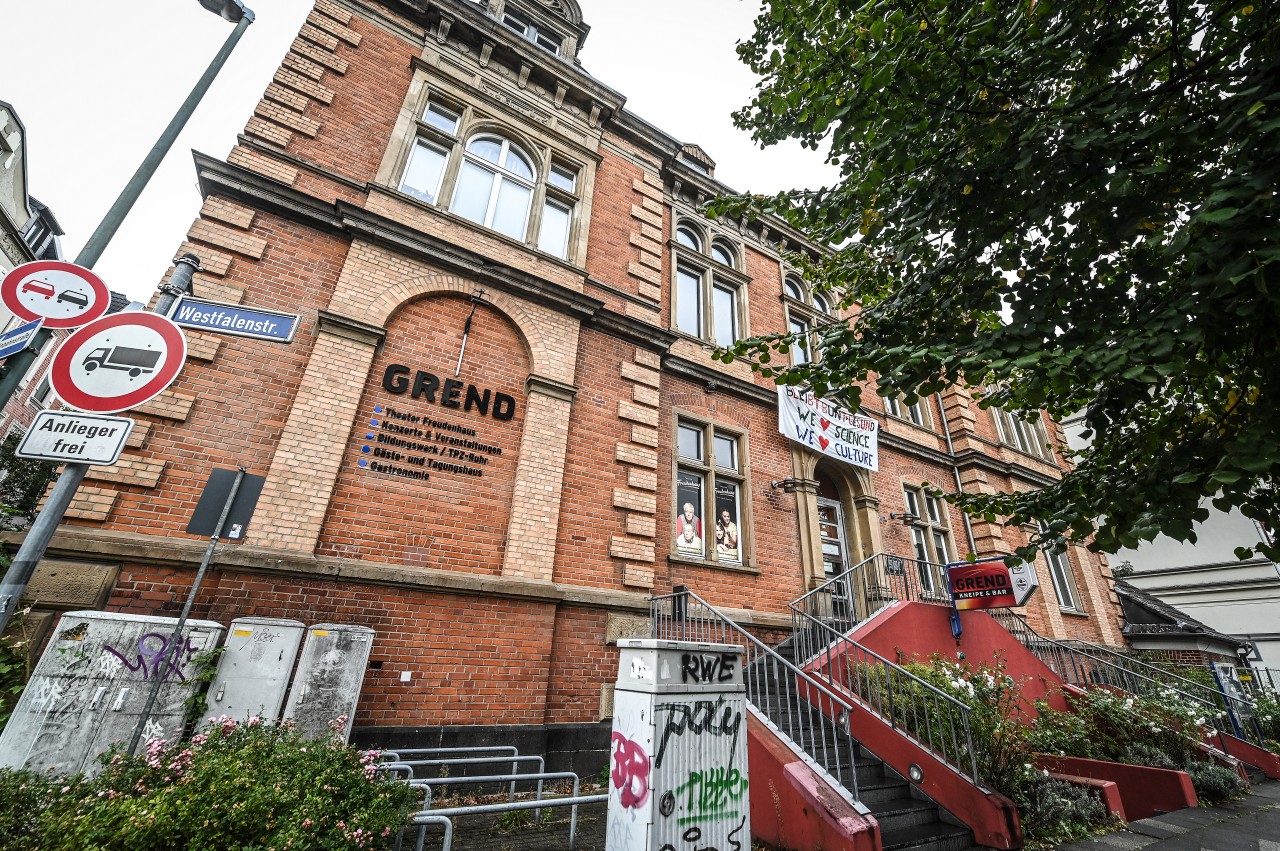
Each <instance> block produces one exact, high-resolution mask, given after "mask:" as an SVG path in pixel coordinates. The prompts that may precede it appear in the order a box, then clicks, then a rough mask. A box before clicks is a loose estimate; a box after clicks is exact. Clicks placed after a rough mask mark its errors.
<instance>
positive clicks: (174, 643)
mask: <svg viewBox="0 0 1280 851" xmlns="http://www.w3.org/2000/svg"><path fill="white" fill-rule="evenodd" d="M244 473H245V469H244V467H237V468H236V478H235V481H233V482H232V483H231V492H230V493H228V494H227V501H226V502H224V503H223V504H222V514H221V515H219V517H218V525H217V526H215V527H214V529H213V535H211V536H210V537H209V546H208V547H206V548H205V551H204V558H202V559H201V560H200V569H199V570H197V571H196V578H195V581H194V582H192V583H191V590H190V591H189V592H188V593H187V602H186V604H185V605H184V606H183V607H182V614H181V615H180V616H179V617H178V623H177V624H176V625H175V626H174V627H173V634H172V635H171V636H169V643H168V644H167V645H165V648H164V654H163V655H162V656H161V658H160V665H159V668H160V672H159V673H158V674H157V675H155V677H154V679H152V681H151V691H150V692H149V693H148V694H147V702H146V704H144V705H143V707H142V714H141V715H139V716H138V723H136V724H135V725H134V726H133V736H132V737H130V739H129V756H133V755H134V754H135V753H137V751H138V744H139V743H140V742H141V741H142V730H143V728H144V727H145V726H146V724H147V719H149V718H150V717H151V712H152V710H153V709H155V706H156V698H158V697H159V696H160V687H161V686H162V685H163V684H164V681H165V679H166V677H167V676H168V674H169V670H170V668H171V667H172V666H173V665H174V664H175V663H176V662H177V661H178V659H179V658H181V656H180V654H181V653H182V648H183V647H184V646H185V642H184V641H183V640H182V628H183V627H185V626H186V625H187V618H188V617H190V616H191V608H192V606H194V605H195V602H196V595H197V594H199V593H200V583H201V582H203V581H204V575H205V573H206V572H208V570H209V563H210V562H211V561H213V551H214V549H215V548H217V546H218V541H219V540H221V538H222V527H223V526H225V525H226V523H227V515H228V514H230V513H231V505H232V503H234V502H235V501H236V492H237V491H238V490H240V483H241V482H242V481H244ZM170 654H172V657H173V658H172V659H170Z"/></svg>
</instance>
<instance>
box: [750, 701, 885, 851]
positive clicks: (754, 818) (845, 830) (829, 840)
mask: <svg viewBox="0 0 1280 851" xmlns="http://www.w3.org/2000/svg"><path fill="white" fill-rule="evenodd" d="M747 766H748V770H749V771H750V776H751V835H752V836H753V837H755V838H757V839H763V840H764V841H765V842H768V843H769V844H770V845H773V846H776V847H778V848H798V849H799V848H803V849H809V848H815V849H816V848H821V849H822V851H880V825H878V824H876V820H875V819H874V818H872V817H871V816H869V815H862V814H861V813H859V812H858V811H857V810H856V809H854V808H853V807H851V806H850V805H849V804H848V803H847V802H846V801H845V799H844V798H843V797H841V796H840V795H839V794H838V793H837V792H836V791H835V790H834V789H832V788H831V786H830V784H828V783H827V781H825V780H823V779H822V777H820V776H819V775H818V774H817V773H816V772H814V771H813V769H811V768H809V766H808V765H806V764H805V762H804V761H803V760H802V759H800V757H798V756H796V755H795V753H794V752H793V751H792V750H791V749H790V748H789V747H787V746H786V745H785V744H783V743H782V741H781V740H779V739H778V737H777V736H775V735H774V734H773V732H772V731H771V730H770V729H769V728H768V727H766V726H765V725H764V724H762V723H761V722H760V720H759V719H758V718H756V717H755V715H748V716H747Z"/></svg>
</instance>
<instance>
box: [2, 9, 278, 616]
mask: <svg viewBox="0 0 1280 851" xmlns="http://www.w3.org/2000/svg"><path fill="white" fill-rule="evenodd" d="M199 3H200V5H201V6H203V7H204V8H205V9H208V10H209V11H210V12H213V13H215V14H217V15H219V16H221V17H222V18H223V19H225V20H227V21H233V22H235V25H236V28H235V30H234V31H233V32H232V33H231V35H230V36H229V37H228V38H227V40H226V43H224V44H223V45H222V49H221V50H219V51H218V55H217V56H215V57H213V61H212V62H211V63H209V67H208V68H207V69H206V70H205V72H204V76H202V77H201V78H200V80H199V82H197V83H196V86H195V88H194V89H192V90H191V94H190V95H188V96H187V99H186V100H185V101H184V102H183V104H182V106H181V108H179V109H178V113H177V114H176V115H174V117H173V120H172V121H170V122H169V126H168V127H166V128H165V130H164V133H162V134H160V138H159V139H158V140H156V143H155V145H154V146H152V148H151V152H150V153H148V154H147V157H146V159H144V160H143V161H142V165H140V166H139V167H138V170H137V171H136V172H135V173H134V175H133V177H132V178H131V179H130V180H129V183H128V185H126V186H125V188H124V191H123V192H121V193H120V197H119V198H117V199H116V202H115V203H114V204H113V205H111V209H110V210H108V211H107V215H106V217H105V218H104V219H103V220H102V223H101V224H99V225H98V229H97V230H95V231H94V232H93V235H92V236H90V237H89V241H88V242H86V243H85V246H84V248H83V249H81V251H80V254H79V255H78V256H77V257H76V264H77V265H80V266H84V267H85V268H93V264H94V263H96V262H98V258H99V257H101V256H102V252H103V250H104V249H105V248H106V247H107V243H109V242H110V241H111V237H112V236H114V235H115V232H116V231H117V230H119V228H120V223H121V222H122V221H123V220H124V217H125V215H126V214H128V212H129V210H130V209H131V208H132V207H133V205H134V202H135V201H137V200H138V196H139V195H141V194H142V190H143V188H144V187H146V185H147V181H149V180H150V179H151V176H152V175H153V174H155V172H156V168H157V167H159V165H160V161H161V160H162V159H164V155H165V154H166V153H168V151H169V149H170V148H171V147H173V142H174V140H175V139H177V138H178V134H179V133H180V132H182V128H183V127H184V126H185V125H186V123H187V120H188V119H190V118H191V114H192V113H193V112H195V109H196V105H197V104H199V103H200V99H201V98H203V97H204V94H205V92H207V91H208V90H209V86H210V85H211V84H212V83H213V79H214V77H216V76H218V72H219V71H221V70H222V66H223V65H224V64H226V61H227V57H228V56H230V55H231V51H232V50H233V49H234V48H235V46H236V42H238V41H240V36H242V35H244V31H245V30H246V29H248V28H249V24H251V23H253V18H254V15H253V12H252V11H250V10H249V8H248V7H246V6H245V5H244V4H243V3H241V2H240V0H199ZM174 268H175V271H174V274H173V278H172V279H171V280H170V285H169V286H168V287H165V288H162V293H161V297H160V299H159V301H157V302H156V312H158V313H159V312H167V310H168V308H169V307H170V306H172V304H173V302H174V300H175V299H176V298H177V296H178V295H180V294H181V293H182V292H190V282H191V276H192V274H193V273H194V271H195V270H196V269H197V268H198V262H197V259H196V258H195V257H194V256H193V255H184V256H183V257H181V258H179V260H178V261H177V262H176V263H175V267H174ZM52 336H53V335H52V332H50V331H46V330H43V329H42V330H41V331H40V333H39V334H37V335H36V338H35V340H34V341H33V342H32V344H31V347H30V348H28V349H26V350H25V351H22V352H19V353H18V354H16V355H14V356H13V357H11V358H10V359H9V362H8V364H7V366H8V369H7V371H6V372H5V375H4V378H3V379H0V407H3V406H4V405H5V404H6V403H7V402H8V401H9V399H10V397H12V396H13V393H14V390H16V389H17V386H18V382H19V381H20V380H21V379H22V376H23V375H24V374H26V371H27V369H28V368H29V367H30V366H31V362H32V361H34V360H35V358H36V353H37V352H38V351H40V349H41V348H42V347H43V346H44V345H45V344H46V343H47V342H48V340H49V338H50V337H52ZM88 469H89V465H87V464H67V465H65V466H64V467H63V469H62V473H61V474H60V475H59V476H58V481H57V483H56V484H55V485H54V487H53V491H52V492H51V493H50V495H49V498H48V499H47V500H46V501H45V506H44V509H43V510H41V512H40V514H39V516H37V517H36V520H35V522H34V523H32V524H31V528H30V529H29V530H28V532H27V536H26V537H25V538H24V539H23V541H22V546H21V547H19V548H18V553H17V555H15V556H14V557H13V563H12V564H10V565H9V569H8V570H7V571H6V572H5V574H4V579H3V581H0V635H3V634H4V631H5V629H6V628H7V627H8V626H9V621H11V620H12V619H13V614H14V612H15V611H17V609H18V602H19V601H20V600H21V599H22V594H23V592H24V591H26V588H27V583H28V582H30V581H31V576H32V575H33V574H34V573H35V569H36V565H37V564H39V563H40V559H42V558H44V554H45V550H47V549H48V548H49V542H50V541H51V540H53V533H54V530H56V529H57V528H58V524H59V523H61V522H62V517H63V515H64V513H65V512H66V510H67V508H68V506H70V504H71V498H72V497H73V496H74V495H75V492H76V489H77V488H78V487H79V486H80V482H81V481H83V480H84V475H85V473H86V472H87V471H88Z"/></svg>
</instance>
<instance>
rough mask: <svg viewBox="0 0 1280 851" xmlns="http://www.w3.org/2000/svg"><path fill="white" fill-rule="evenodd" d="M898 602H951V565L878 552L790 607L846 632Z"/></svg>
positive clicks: (812, 618)
mask: <svg viewBox="0 0 1280 851" xmlns="http://www.w3.org/2000/svg"><path fill="white" fill-rule="evenodd" d="M894 602H923V603H942V604H947V605H949V604H950V603H951V595H950V593H949V591H948V586H947V571H946V566H945V565H941V564H936V563H934V562H929V561H920V560H918V559H913V558H903V557H902V556H895V555H889V554H888V553H876V554H875V555H873V556H871V557H870V558H868V559H866V560H865V561H862V562H859V563H858V564H855V565H853V566H852V567H850V568H849V569H848V570H846V571H844V572H843V573H840V574H837V575H836V576H833V577H831V578H830V579H829V580H827V581H826V582H825V583H823V584H822V585H819V586H818V587H817V588H814V589H813V590H812V591H810V592H809V593H807V594H805V595H804V596H803V597H800V598H799V599H798V600H796V601H795V602H793V603H792V604H791V608H792V610H793V611H800V612H802V613H803V614H804V615H806V616H807V617H808V618H809V619H811V620H813V621H815V622H817V623H820V624H823V625H826V626H830V627H831V628H832V629H834V630H835V631H836V632H842V633H843V632H848V631H849V630H851V629H853V627H854V626H855V625H857V624H859V623H861V622H862V621H864V620H866V619H867V618H869V617H871V616H872V615H874V614H875V613H876V612H878V611H880V610H881V609H883V608H885V607H886V606H888V605H889V604H890V603H894Z"/></svg>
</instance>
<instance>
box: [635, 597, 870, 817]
mask: <svg viewBox="0 0 1280 851" xmlns="http://www.w3.org/2000/svg"><path fill="white" fill-rule="evenodd" d="M649 616H650V622H651V625H652V627H651V628H652V635H653V637H654V638H659V639H666V640H670V641H705V642H715V643H719V644H741V645H742V646H743V647H744V648H745V654H744V655H745V659H744V661H743V680H744V681H745V683H746V692H747V700H748V701H750V703H751V704H752V705H753V706H754V707H755V708H756V710H757V711H758V712H759V713H760V714H761V715H763V716H764V717H765V718H766V719H768V721H769V723H770V724H772V725H773V727H774V728H775V731H776V732H778V733H780V734H781V735H782V736H784V737H786V738H787V739H790V740H791V741H792V742H793V743H794V744H795V745H796V746H797V747H798V748H799V749H800V750H801V751H803V752H805V753H807V754H809V755H810V756H811V757H813V758H814V759H815V760H816V761H818V762H819V763H820V765H819V767H820V768H823V769H824V770H825V771H827V772H828V773H829V774H831V776H832V777H833V778H834V779H835V780H836V781H837V782H838V783H840V784H841V785H843V786H844V788H845V789H847V790H848V791H849V792H850V793H851V794H852V795H853V798H854V800H857V799H858V776H857V751H856V743H855V742H854V740H853V739H852V738H851V736H850V731H849V714H850V712H851V711H852V709H853V707H852V706H851V705H850V703H849V701H848V700H846V699H845V698H844V697H842V696H841V695H840V694H839V693H838V692H837V691H835V690H832V689H831V688H829V687H828V686H827V685H825V684H824V683H822V682H820V681H819V680H818V679H817V678H815V677H813V676H811V675H810V674H808V673H806V672H805V671H803V670H801V669H800V668H799V667H798V666H796V665H795V664H793V663H792V662H791V661H790V660H788V659H786V658H784V657H783V656H782V655H781V654H779V653H778V652H777V651H776V650H774V649H773V648H771V647H769V646H768V645H767V644H765V643H764V642H762V641H761V640H760V639H758V638H756V637H755V636H754V635H752V634H751V633H750V632H747V630H745V629H743V628H742V627H741V626H739V625H738V624H737V623H735V622H734V621H733V620H731V619H730V618H728V617H726V616H725V615H724V614H722V613H721V612H720V611H718V610H717V609H716V608H715V607H713V606H712V605H711V604H709V603H707V602H706V601H705V600H703V599H702V598H701V597H699V596H698V595H697V594H695V593H693V592H692V591H688V590H684V591H679V592H677V593H675V594H667V595H664V596H660V597H653V598H651V599H650V601H649ZM800 683H804V685H805V686H807V688H806V692H807V694H808V699H807V700H806V699H804V698H801V697H800V694H799V692H798V690H797V686H799V685H800ZM815 697H816V701H815V699H814V698H815Z"/></svg>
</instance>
